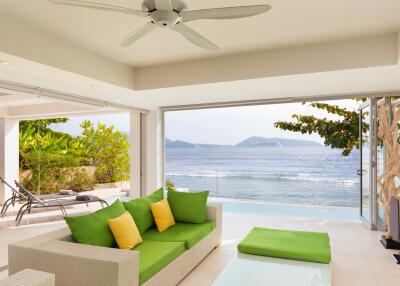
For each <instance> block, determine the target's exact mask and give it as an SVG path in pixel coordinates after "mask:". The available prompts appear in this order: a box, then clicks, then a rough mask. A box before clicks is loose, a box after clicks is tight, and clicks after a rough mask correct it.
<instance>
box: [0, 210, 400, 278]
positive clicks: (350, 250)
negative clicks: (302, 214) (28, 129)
mask: <svg viewBox="0 0 400 286" xmlns="http://www.w3.org/2000/svg"><path fill="white" fill-rule="evenodd" d="M223 219H224V220H223V222H224V223H223V242H222V244H221V246H220V247H219V248H217V249H216V250H215V251H214V252H212V253H211V254H210V255H209V256H208V257H207V258H206V259H205V260H204V261H203V262H202V263H201V264H200V265H199V266H198V267H197V268H196V269H195V270H194V271H193V272H192V273H191V274H190V275H188V276H187V277H186V279H185V280H184V281H182V283H181V284H180V285H181V286H194V285H199V286H200V285H201V286H204V285H211V283H212V282H213V281H214V279H215V278H216V277H217V275H218V274H219V273H220V272H221V271H222V269H223V268H224V267H225V265H226V264H227V263H228V261H229V260H230V259H231V258H232V257H233V255H234V254H235V253H236V245H237V243H238V242H239V241H240V239H241V238H242V237H244V236H245V234H246V233H247V232H248V231H249V230H250V229H251V228H252V227H253V226H261V227H273V228H286V229H294V230H310V231H326V232H328V233H329V235H330V238H331V246H332V256H333V260H332V269H333V271H332V273H333V286H342V285H343V286H344V285H346V286H347V285H349V283H351V285H352V286H358V285H362V286H391V285H398V281H399V280H400V266H398V265H396V264H395V263H394V261H393V259H392V257H391V254H392V253H395V252H394V251H390V250H385V249H383V247H382V246H381V245H380V243H379V237H380V235H381V234H382V233H380V232H371V231H369V230H367V229H365V227H364V226H363V225H362V224H361V223H357V222H343V221H330V220H316V219H299V218H298V219H293V218H292V219H291V218H282V217H277V216H267V215H260V214H257V215H254V214H243V213H224V216H223ZM61 227H65V223H64V222H63V221H58V222H50V223H42V224H34V225H24V226H20V227H2V228H0V237H1V241H0V269H1V268H2V267H4V266H5V265H7V245H8V243H11V242H13V241H17V240H20V239H26V238H28V237H32V236H35V235H38V234H40V233H44V232H47V231H51V230H55V229H57V228H61ZM6 275H7V271H2V272H0V278H2V277H5V276H6ZM350 281H351V282H350Z"/></svg>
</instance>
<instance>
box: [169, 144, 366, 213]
mask: <svg viewBox="0 0 400 286" xmlns="http://www.w3.org/2000/svg"><path fill="white" fill-rule="evenodd" d="M359 159H360V157H359V153H358V151H354V152H353V153H352V154H351V155H350V156H348V157H343V156H342V155H341V152H340V151H339V150H332V149H331V148H329V147H323V146H321V147H301V148H299V147H264V148H239V147H216V148H167V149H166V177H167V179H168V180H170V181H172V182H173V183H174V184H175V185H176V186H177V187H180V188H188V189H189V190H190V191H202V190H209V191H210V192H211V196H213V197H223V198H235V199H244V200H257V201H265V202H276V203H290V204H307V205H328V206H348V207H350V206H351V207H356V206H358V205H359V177H358V176H357V174H356V170H357V169H359Z"/></svg>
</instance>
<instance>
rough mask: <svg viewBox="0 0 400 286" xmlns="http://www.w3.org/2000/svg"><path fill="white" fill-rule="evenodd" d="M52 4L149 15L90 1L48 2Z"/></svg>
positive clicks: (60, 0) (56, 0) (63, 0)
mask: <svg viewBox="0 0 400 286" xmlns="http://www.w3.org/2000/svg"><path fill="white" fill-rule="evenodd" d="M50 2H51V3H53V4H58V5H67V6H77V7H84V8H91V9H98V10H105V11H113V12H119V13H125V14H130V15H135V16H140V17H147V16H148V15H149V13H148V12H145V11H140V10H135V9H130V8H125V7H120V6H114V5H109V4H103V3H97V2H90V1H79V0H50Z"/></svg>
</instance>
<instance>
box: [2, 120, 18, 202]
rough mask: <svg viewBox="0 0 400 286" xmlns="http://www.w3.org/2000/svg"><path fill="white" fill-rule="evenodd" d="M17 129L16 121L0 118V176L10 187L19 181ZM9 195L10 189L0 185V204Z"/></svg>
mask: <svg viewBox="0 0 400 286" xmlns="http://www.w3.org/2000/svg"><path fill="white" fill-rule="evenodd" d="M18 127H19V124H18V120H14V119H6V118H0V176H1V177H2V178H3V179H4V180H5V181H7V182H8V183H9V184H11V185H14V180H17V181H18V180H19V128H18ZM11 194H12V193H11V191H10V189H9V188H8V187H6V186H5V185H4V184H2V183H0V204H3V203H4V201H5V200H6V199H8V198H9V197H10V196H11Z"/></svg>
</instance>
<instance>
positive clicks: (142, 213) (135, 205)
mask: <svg viewBox="0 0 400 286" xmlns="http://www.w3.org/2000/svg"><path fill="white" fill-rule="evenodd" d="M163 198H164V190H163V189H158V190H157V191H155V192H154V193H153V194H151V195H150V196H147V197H143V198H139V199H134V200H131V201H128V202H124V207H125V209H126V210H127V211H128V212H129V213H130V214H131V215H132V217H133V219H134V220H135V223H136V226H137V228H138V230H139V232H140V234H143V233H144V232H145V231H146V230H148V229H149V228H151V227H153V226H154V225H155V222H154V218H153V215H152V213H151V209H150V204H152V203H156V202H158V201H160V200H162V199H163Z"/></svg>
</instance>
